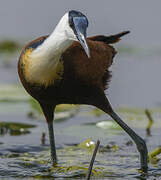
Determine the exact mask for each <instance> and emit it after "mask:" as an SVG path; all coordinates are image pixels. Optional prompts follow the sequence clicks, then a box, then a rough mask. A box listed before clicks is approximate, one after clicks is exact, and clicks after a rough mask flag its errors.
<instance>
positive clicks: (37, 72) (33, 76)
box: [22, 48, 64, 87]
mask: <svg viewBox="0 0 161 180" xmlns="http://www.w3.org/2000/svg"><path fill="white" fill-rule="evenodd" d="M32 51H33V49H32V48H29V49H27V50H26V51H25V52H24V54H23V55H22V63H23V71H24V76H25V79H26V80H27V81H28V82H30V83H33V84H34V83H36V84H39V85H44V86H45V87H47V86H49V85H51V84H54V82H55V81H60V80H61V79H62V75H63V73H64V65H63V62H62V61H61V60H60V59H61V55H57V56H55V57H53V58H52V59H44V58H41V57H39V58H38V57H32Z"/></svg>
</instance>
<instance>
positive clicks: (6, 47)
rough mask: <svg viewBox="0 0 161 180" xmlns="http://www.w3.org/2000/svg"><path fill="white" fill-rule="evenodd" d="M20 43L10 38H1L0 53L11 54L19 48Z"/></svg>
mask: <svg viewBox="0 0 161 180" xmlns="http://www.w3.org/2000/svg"><path fill="white" fill-rule="evenodd" d="M19 47H20V45H19V44H18V43H17V42H15V41H12V40H3V41H1V42H0V53H7V54H13V53H15V52H16V51H17V50H18V49H19Z"/></svg>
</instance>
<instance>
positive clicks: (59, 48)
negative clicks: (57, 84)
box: [24, 14, 76, 86]
mask: <svg viewBox="0 0 161 180" xmlns="http://www.w3.org/2000/svg"><path fill="white" fill-rule="evenodd" d="M74 40H76V37H75V35H74V33H73V31H72V29H71V28H70V27H69V25H68V14H65V15H64V16H63V17H62V19H61V20H60V22H59V23H58V25H57V26H56V28H55V30H54V31H53V33H52V34H51V35H50V36H49V37H48V38H47V39H46V40H45V41H44V42H43V43H42V44H41V45H40V46H38V47H37V48H36V49H34V50H33V51H32V52H31V53H30V54H29V55H28V56H27V55H26V60H24V63H25V64H27V65H26V68H25V75H26V78H27V80H28V81H30V82H32V83H39V84H44V85H45V86H47V85H49V84H51V83H54V79H56V78H59V77H58V75H57V72H56V71H57V70H58V69H59V70H60V68H61V63H59V61H60V59H61V55H62V53H63V52H64V51H65V50H66V49H67V48H68V47H69V46H70V45H71V44H72V42H73V41H74ZM62 70H63V69H62Z"/></svg>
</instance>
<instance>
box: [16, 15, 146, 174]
mask: <svg viewBox="0 0 161 180" xmlns="http://www.w3.org/2000/svg"><path fill="white" fill-rule="evenodd" d="M72 13H73V12H72ZM74 13H75V12H74ZM78 14H79V13H78ZM74 15H75V14H74ZM74 15H73V14H72V16H74ZM79 15H80V14H79ZM78 18H79V17H78ZM83 18H84V16H83ZM77 20H78V19H77ZM82 21H84V19H81V23H82ZM70 23H72V22H70ZM86 25H87V24H86ZM80 28H82V27H80ZM128 33H129V31H125V32H122V33H119V34H116V35H112V36H93V37H89V38H88V39H87V42H88V47H89V49H90V56H91V57H90V58H88V57H87V55H86V54H85V51H84V50H85V49H86V47H84V46H83V48H84V49H83V48H82V46H81V45H82V43H81V45H80V43H79V42H76V41H75V42H73V43H72V45H70V46H69V47H68V48H67V49H66V50H65V51H64V52H63V53H62V54H61V56H60V59H59V63H58V64H57V67H55V69H56V70H55V69H54V70H53V71H54V72H53V74H52V71H51V72H49V73H50V74H51V75H50V76H49V77H48V76H47V75H48V74H40V76H41V77H40V78H42V80H41V81H39V77H35V76H34V78H35V80H33V79H32V78H30V76H32V72H34V71H33V70H35V69H32V68H31V66H32V62H33V61H35V62H36V60H37V59H34V58H33V59H32V58H31V59H30V54H31V52H32V51H33V50H34V49H36V48H37V46H39V44H42V43H43V42H44V41H45V40H46V39H48V36H43V37H40V38H38V39H36V40H34V41H32V42H30V43H29V44H28V45H27V46H26V47H25V48H24V50H23V51H22V53H21V56H20V59H19V63H18V73H19V77H20V79H21V82H22V84H23V86H24V87H25V89H26V90H27V92H28V93H29V94H30V95H31V96H32V97H33V98H35V99H36V100H37V101H38V102H39V104H40V106H41V108H42V110H43V113H44V115H45V117H46V120H47V123H48V128H49V137H50V145H51V157H52V160H53V164H55V163H56V162H57V157H56V149H55V140H54V132H53V119H54V112H53V111H54V109H55V107H56V105H58V104H88V105H93V106H96V107H97V108H99V109H101V110H103V111H104V112H105V113H107V114H108V115H110V116H111V117H112V118H113V119H114V120H115V121H116V122H117V123H118V124H119V125H120V126H121V127H122V128H123V129H124V130H125V131H126V132H127V133H128V134H129V135H130V136H131V138H132V139H133V140H134V142H135V143H136V145H137V149H138V151H139V153H140V157H141V168H142V170H143V171H144V172H147V147H146V144H145V142H144V140H143V139H142V138H140V137H139V136H138V135H137V134H136V133H135V132H134V131H133V130H132V129H130V128H129V127H128V126H127V125H126V124H125V123H124V122H123V121H122V120H121V119H120V118H119V116H118V115H117V114H116V113H115V112H114V111H113V109H112V107H111V105H110V103H109V101H108V99H107V97H106V95H105V93H104V90H105V89H106V88H108V83H109V81H110V78H111V73H110V71H109V67H110V66H111V64H112V62H113V58H114V56H115V54H116V51H115V49H114V48H113V47H112V46H111V45H109V44H113V43H116V42H118V41H119V40H120V38H121V36H123V35H126V34H128ZM79 38H80V37H78V40H79V41H80V42H81V40H80V39H79ZM83 43H84V41H83ZM86 50H87V49H86ZM40 53H41V51H40ZM86 53H88V52H87V51H86ZM88 56H89V55H88ZM28 59H30V60H28ZM44 61H45V59H44ZM51 61H52V60H51ZM35 62H34V66H33V67H34V68H35V66H36V63H35ZM38 62H39V63H41V62H40V61H38ZM37 65H39V64H37ZM46 67H47V68H49V70H50V67H48V66H46ZM40 68H41V66H40ZM29 69H31V70H29ZM44 71H45V73H48V72H46V69H44ZM42 72H43V71H42ZM36 73H37V72H36ZM43 76H44V77H47V78H49V80H48V81H47V82H44V79H43Z"/></svg>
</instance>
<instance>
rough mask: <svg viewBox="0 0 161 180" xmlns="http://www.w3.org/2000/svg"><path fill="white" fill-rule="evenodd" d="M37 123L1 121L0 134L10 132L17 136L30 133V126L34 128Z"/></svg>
mask: <svg viewBox="0 0 161 180" xmlns="http://www.w3.org/2000/svg"><path fill="white" fill-rule="evenodd" d="M34 127H35V125H31V124H24V123H13V122H0V135H5V134H7V133H9V134H10V135H11V136H17V135H22V134H27V133H30V131H29V130H28V129H29V128H34Z"/></svg>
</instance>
